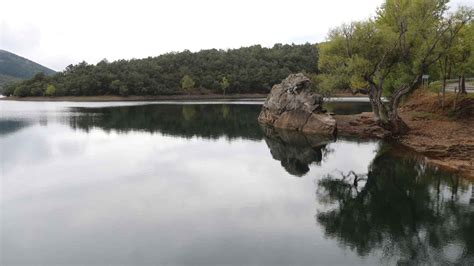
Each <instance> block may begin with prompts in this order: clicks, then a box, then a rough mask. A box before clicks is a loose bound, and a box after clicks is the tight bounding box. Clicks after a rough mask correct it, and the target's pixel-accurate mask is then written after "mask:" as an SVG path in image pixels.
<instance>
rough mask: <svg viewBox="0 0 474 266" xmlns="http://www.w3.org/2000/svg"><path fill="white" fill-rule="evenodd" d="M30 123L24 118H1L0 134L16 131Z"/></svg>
mask: <svg viewBox="0 0 474 266" xmlns="http://www.w3.org/2000/svg"><path fill="white" fill-rule="evenodd" d="M29 125H30V123H29V122H27V121H24V120H0V136H2V135H9V134H12V133H15V132H16V131H19V130H20V129H22V128H25V127H27V126H29Z"/></svg>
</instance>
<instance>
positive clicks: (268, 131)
mask: <svg viewBox="0 0 474 266" xmlns="http://www.w3.org/2000/svg"><path fill="white" fill-rule="evenodd" d="M262 130H263V132H264V134H265V142H266V143H267V146H268V148H269V149H270V153H271V154H272V157H273V159H275V160H277V161H280V162H281V166H282V167H283V168H285V170H286V171H287V172H288V173H289V174H292V175H295V176H298V177H301V176H303V175H305V174H306V173H308V172H309V165H310V164H313V163H315V164H316V165H318V164H320V163H321V161H322V160H323V158H324V156H326V155H327V153H328V152H329V150H328V149H327V147H326V146H327V144H328V143H330V142H333V141H334V140H333V139H329V138H325V137H322V136H317V135H304V134H302V133H300V132H294V131H293V132H292V131H286V130H280V129H275V128H270V127H264V126H262Z"/></svg>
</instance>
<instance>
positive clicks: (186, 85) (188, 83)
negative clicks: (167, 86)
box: [181, 75, 196, 93]
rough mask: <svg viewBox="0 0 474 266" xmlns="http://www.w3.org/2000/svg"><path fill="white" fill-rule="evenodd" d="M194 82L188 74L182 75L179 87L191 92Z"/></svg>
mask: <svg viewBox="0 0 474 266" xmlns="http://www.w3.org/2000/svg"><path fill="white" fill-rule="evenodd" d="M195 84H196V83H195V82H194V80H193V79H192V78H191V77H190V76H189V75H184V76H183V78H182V79H181V88H182V89H183V90H185V91H187V92H188V93H189V92H191V90H192V89H194V85H195Z"/></svg>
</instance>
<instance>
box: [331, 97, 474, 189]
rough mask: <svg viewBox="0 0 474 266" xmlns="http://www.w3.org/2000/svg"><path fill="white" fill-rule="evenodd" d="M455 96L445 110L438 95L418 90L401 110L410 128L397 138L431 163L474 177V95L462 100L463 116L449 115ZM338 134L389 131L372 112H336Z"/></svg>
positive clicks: (387, 135)
mask: <svg viewBox="0 0 474 266" xmlns="http://www.w3.org/2000/svg"><path fill="white" fill-rule="evenodd" d="M454 98H455V96H452V95H451V97H447V100H446V105H447V107H446V108H445V110H442V109H441V108H439V107H438V104H437V96H436V95H435V94H434V93H430V92H426V91H418V92H415V93H414V94H413V95H412V97H410V99H408V100H407V101H406V102H405V103H404V104H403V105H402V106H401V107H400V109H399V114H400V117H401V118H402V119H403V121H405V123H407V125H408V127H409V128H410V131H409V132H408V133H407V134H406V135H403V136H401V137H399V138H397V139H395V140H394V141H396V142H397V143H398V144H400V145H402V146H404V147H406V148H407V149H408V150H410V151H413V152H415V153H417V154H420V155H422V156H423V157H424V161H425V162H426V163H428V164H430V165H434V166H436V167H439V168H440V169H444V170H447V171H451V172H454V173H457V174H459V175H460V176H462V177H464V178H467V179H470V180H474V156H473V155H474V115H473V112H474V98H470V96H467V97H465V98H464V99H462V100H459V102H458V106H461V105H462V108H461V109H458V111H459V110H462V112H460V116H458V117H453V116H450V113H451V110H452V103H453V100H454ZM334 118H335V119H336V123H337V128H338V135H340V136H348V137H356V138H360V139H371V138H372V139H374V138H375V139H390V132H388V131H386V130H384V129H382V128H381V127H379V126H378V125H377V124H376V123H375V121H374V119H373V114H372V113H361V114H356V115H335V116H334Z"/></svg>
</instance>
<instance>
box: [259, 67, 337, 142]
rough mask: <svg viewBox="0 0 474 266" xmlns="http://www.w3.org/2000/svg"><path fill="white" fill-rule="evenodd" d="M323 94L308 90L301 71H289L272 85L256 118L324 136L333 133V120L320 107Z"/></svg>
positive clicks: (308, 87) (269, 123)
mask: <svg viewBox="0 0 474 266" xmlns="http://www.w3.org/2000/svg"><path fill="white" fill-rule="evenodd" d="M322 104H323V97H322V96H321V95H318V94H315V93H313V92H312V91H311V89H310V80H309V79H308V78H307V77H305V76H304V75H303V74H301V73H298V74H291V75H289V76H288V77H287V78H286V79H284V80H283V81H282V82H281V83H280V84H277V85H275V86H273V88H272V90H271V92H270V94H269V95H268V97H267V100H266V101H265V103H264V104H263V107H262V111H261V112H260V115H259V117H258V121H259V122H260V123H262V124H265V125H271V126H273V127H275V128H283V129H289V130H296V131H302V132H305V133H315V134H324V135H334V134H335V133H336V121H335V120H334V118H332V117H331V116H330V115H328V114H326V113H325V111H324V110H323V107H322Z"/></svg>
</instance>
